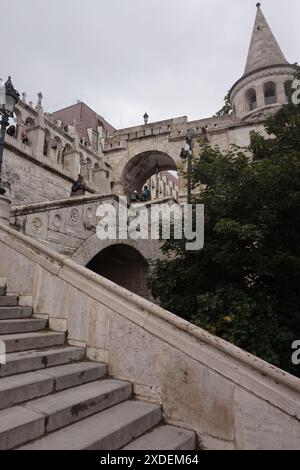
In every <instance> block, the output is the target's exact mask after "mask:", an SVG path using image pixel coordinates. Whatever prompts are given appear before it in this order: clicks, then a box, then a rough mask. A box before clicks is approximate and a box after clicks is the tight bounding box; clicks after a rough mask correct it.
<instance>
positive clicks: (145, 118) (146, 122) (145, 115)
mask: <svg viewBox="0 0 300 470" xmlns="http://www.w3.org/2000/svg"><path fill="white" fill-rule="evenodd" d="M143 119H144V124H145V125H146V124H148V119H149V116H148V114H147V113H145V114H144V116H143Z"/></svg>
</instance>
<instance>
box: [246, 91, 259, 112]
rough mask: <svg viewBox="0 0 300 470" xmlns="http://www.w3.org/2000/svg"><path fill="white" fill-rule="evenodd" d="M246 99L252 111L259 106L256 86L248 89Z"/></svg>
mask: <svg viewBox="0 0 300 470" xmlns="http://www.w3.org/2000/svg"><path fill="white" fill-rule="evenodd" d="M246 100H247V104H248V109H249V111H252V110H253V109H255V108H257V98H256V91H255V90H254V88H251V89H250V90H248V91H247V93H246Z"/></svg>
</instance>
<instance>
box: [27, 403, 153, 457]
mask: <svg viewBox="0 0 300 470" xmlns="http://www.w3.org/2000/svg"><path fill="white" fill-rule="evenodd" d="M160 417H161V412H160V407H158V406H156V405H152V404H150V403H144V402H138V401H127V402H125V403H121V404H120V405H117V406H114V407H112V408H110V409H109V410H105V411H103V412H102V413H98V414H96V415H95V416H91V417H89V418H87V419H85V420H84V421H82V422H80V423H76V424H73V425H71V426H69V427H68V428H67V429H62V430H60V431H56V432H54V433H51V434H49V435H48V436H46V437H43V438H42V439H39V440H37V441H36V442H34V443H32V444H28V445H27V446H24V447H22V448H20V450H50V449H56V450H114V449H120V447H122V446H124V445H126V444H127V443H128V442H130V441H132V440H133V439H135V438H136V437H138V436H140V435H141V434H143V433H144V432H146V431H148V430H149V429H151V428H152V427H153V426H155V425H156V424H158V423H159V421H160Z"/></svg>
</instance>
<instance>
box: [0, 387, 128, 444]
mask: <svg viewBox="0 0 300 470" xmlns="http://www.w3.org/2000/svg"><path fill="white" fill-rule="evenodd" d="M130 395H131V384H130V383H127V382H121V381H118V380H98V381H95V382H91V383H90V384H85V385H80V386H78V387H73V388H71V389H69V390H65V391H62V392H57V393H55V394H52V395H48V396H46V397H43V398H38V399H37V400H32V401H29V402H26V403H24V404H23V405H21V406H15V407H12V408H7V409H5V410H2V411H0V450H6V449H12V448H14V447H16V446H18V445H22V444H23V443H26V442H28V441H29V440H31V439H32V437H31V436H32V435H34V437H33V439H34V438H36V437H37V434H38V433H40V434H39V436H42V435H44V434H45V433H46V432H47V433H48V432H51V431H55V430H57V429H60V428H63V427H64V426H68V425H69V424H71V423H74V422H76V421H79V420H81V419H83V418H85V417H87V416H91V415H92V414H95V413H97V412H99V411H102V410H104V409H106V408H108V407H111V406H114V405H116V404H117V403H120V402H122V401H124V400H127V398H129V396H130ZM30 413H31V414H30ZM19 417H20V419H19ZM41 419H42V422H41Z"/></svg>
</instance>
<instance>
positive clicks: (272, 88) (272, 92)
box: [264, 82, 277, 105]
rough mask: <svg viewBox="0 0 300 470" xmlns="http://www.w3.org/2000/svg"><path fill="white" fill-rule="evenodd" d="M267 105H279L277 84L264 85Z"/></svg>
mask: <svg viewBox="0 0 300 470" xmlns="http://www.w3.org/2000/svg"><path fill="white" fill-rule="evenodd" d="M264 95H265V104H266V105H268V104H274V103H277V98H276V83H274V82H268V83H265V84H264Z"/></svg>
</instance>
